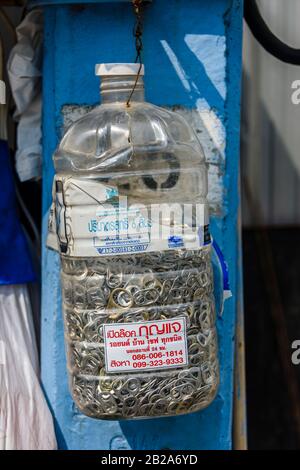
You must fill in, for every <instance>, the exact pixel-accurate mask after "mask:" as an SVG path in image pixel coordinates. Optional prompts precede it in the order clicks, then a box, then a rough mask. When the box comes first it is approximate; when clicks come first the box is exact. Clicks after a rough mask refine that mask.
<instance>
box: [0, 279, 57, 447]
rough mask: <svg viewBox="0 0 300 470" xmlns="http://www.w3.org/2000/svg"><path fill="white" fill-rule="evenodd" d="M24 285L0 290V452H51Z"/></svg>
mask: <svg viewBox="0 0 300 470" xmlns="http://www.w3.org/2000/svg"><path fill="white" fill-rule="evenodd" d="M38 374H39V366H38V354H37V349H36V342H35V335H34V328H33V322H32V315H31V306H30V301H29V295H28V291H27V286H26V285H2V286H0V450H55V449H56V448H57V444H56V438H55V433H54V426H53V420H52V416H51V413H50V411H49V408H48V405H47V403H46V400H45V397H44V394H43V391H42V389H41V385H40V383H39V379H38Z"/></svg>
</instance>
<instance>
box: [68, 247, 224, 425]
mask: <svg viewBox="0 0 300 470" xmlns="http://www.w3.org/2000/svg"><path fill="white" fill-rule="evenodd" d="M63 278H64V302H65V322H66V329H67V340H68V350H69V354H70V358H71V361H70V363H71V366H70V373H71V376H72V384H71V388H72V391H73V395H74V397H75V398H76V402H77V403H78V404H79V406H80V409H81V410H82V411H84V412H85V414H87V415H91V416H95V415H96V416H97V415H98V416H101V417H107V418H116V419H117V418H131V417H154V416H163V415H174V414H182V413H186V412H192V411H196V410H198V409H201V408H204V407H206V406H207V405H208V404H209V403H210V402H211V401H212V399H213V398H214V395H215V393H216V388H217V384H218V356H217V338H216V329H215V309H214V301H213V298H212V295H213V278H212V268H211V261H210V253H209V249H202V250H199V251H184V250H178V251H170V252H164V253H159V252H154V253H147V254H145V255H132V256H121V257H119V259H116V258H110V259H103V258H102V259H100V260H93V261H91V263H89V262H86V261H80V260H74V259H73V260H68V259H67V258H66V259H64V260H63ZM99 286H101V290H99ZM176 317H180V318H184V319H185V323H186V343H187V344H186V353H187V355H188V364H187V365H185V366H184V367H180V366H181V362H183V356H182V355H177V354H176V352H177V350H174V351H173V354H172V350H171V351H170V354H169V355H168V357H167V358H162V354H163V353H162V352H161V351H155V352H153V353H152V354H151V352H150V353H149V352H148V351H146V353H143V351H144V350H147V348H146V347H141V348H138V351H141V352H140V353H139V352H138V353H136V354H135V355H134V356H136V357H137V364H138V369H136V371H135V370H134V371H130V372H129V373H113V374H112V375H110V374H107V372H106V369H105V351H104V333H103V327H104V325H109V324H116V323H117V324H119V325H120V326H122V324H124V323H126V324H129V323H131V322H133V323H139V322H145V321H146V322H149V321H150V322H151V321H153V322H157V321H158V320H168V319H170V320H174V319H176ZM118 332H119V335H116V336H117V338H116V339H115V341H117V342H118V341H119V342H124V343H126V340H127V336H126V333H123V335H122V329H121V330H118ZM179 351H180V350H179ZM145 356H148V357H147V358H145ZM149 356H150V357H149ZM148 362H151V363H152V364H153V365H154V366H157V367H159V365H160V364H162V365H163V364H164V363H166V365H167V366H168V365H170V366H172V367H170V368H166V369H163V368H162V369H160V370H159V369H155V370H149V369H148V368H147V365H148V364H147V363H148ZM145 363H146V365H145ZM176 365H177V366H178V368H177V367H176ZM173 366H174V368H173Z"/></svg>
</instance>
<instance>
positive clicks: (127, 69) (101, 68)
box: [95, 64, 145, 77]
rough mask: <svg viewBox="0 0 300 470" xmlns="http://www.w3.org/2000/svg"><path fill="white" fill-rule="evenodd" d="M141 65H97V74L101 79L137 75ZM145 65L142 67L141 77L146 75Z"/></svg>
mask: <svg viewBox="0 0 300 470" xmlns="http://www.w3.org/2000/svg"><path fill="white" fill-rule="evenodd" d="M139 68H140V64H96V66H95V74H96V75H98V76H99V77H109V76H112V75H127V76H128V75H137V74H138V71H139ZM144 74H145V71H144V65H142V68H141V71H140V75H144Z"/></svg>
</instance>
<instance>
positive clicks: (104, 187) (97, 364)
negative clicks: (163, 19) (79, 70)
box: [53, 64, 219, 419]
mask: <svg viewBox="0 0 300 470" xmlns="http://www.w3.org/2000/svg"><path fill="white" fill-rule="evenodd" d="M116 65H118V64H113V66H112V68H111V69H109V64H108V65H104V66H103V65H101V66H100V69H101V71H102V80H103V85H102V87H103V89H102V92H103V93H102V99H103V100H104V104H102V105H101V106H99V107H97V108H96V109H95V110H93V111H92V112H90V113H88V114H87V115H86V116H84V117H83V118H81V119H80V120H79V121H77V122H75V123H74V124H73V125H72V126H71V128H69V130H68V131H67V133H66V134H65V136H64V138H63V140H62V142H61V144H60V146H59V148H58V150H57V151H56V154H55V155H54V162H55V168H56V180H55V182H54V188H55V191H54V194H53V199H54V210H53V212H54V214H55V217H54V219H55V224H56V227H55V231H56V233H57V238H58V246H59V251H60V254H61V273H62V292H63V311H64V324H65V341H66V347H67V359H68V371H69V379H70V389H71V393H72V396H73V399H74V401H75V402H76V404H77V406H78V407H79V409H80V410H81V411H82V412H83V413H84V414H86V415H88V416H91V417H94V418H100V419H133V418H152V417H159V416H172V415H180V414H184V413H189V412H193V411H198V410H200V409H202V408H205V407H207V406H208V405H209V404H210V403H211V401H212V400H213V399H214V397H215V395H216V392H217V388H218V383H219V363H218V347H217V333H216V326H215V322H216V318H215V301H214V292H213V291H214V289H213V271H212V264H211V244H210V241H209V240H210V238H209V233H208V225H207V224H208V222H207V224H203V226H201V227H197V231H196V233H197V236H196V241H195V243H194V245H189V248H187V246H186V245H185V242H184V239H183V238H180V237H176V236H175V237H174V236H169V237H167V238H166V239H164V240H162V241H161V242H159V243H157V242H156V244H153V243H152V240H151V239H150V238H149V234H148V233H147V230H146V229H145V230H146V231H144V232H143V234H138V235H134V236H133V238H135V240H134V243H135V244H132V243H133V241H132V237H129V238H126V237H125V238H124V237H123V238H122V237H121V236H120V235H119V234H118V235H117V236H115V238H114V237H112V236H108V235H107V233H106V234H103V233H102V232H101V230H103V227H104V226H105V224H104V225H103V220H106V219H105V217H106V216H107V208H106V206H107V202H105V197H106V196H105V195H107V194H108V196H107V197H108V201H109V202H111V200H112V199H113V200H114V204H113V207H114V208H117V211H119V212H120V210H121V209H120V207H119V206H118V204H119V202H118V201H119V199H118V198H119V196H121V195H123V196H128V198H129V202H134V203H135V202H145V203H146V205H147V207H149V205H150V203H153V202H154V203H156V204H157V203H158V204H160V203H164V202H166V203H170V202H175V203H176V202H177V203H178V202H179V203H180V204H183V203H185V202H189V201H193V202H197V200H199V201H202V202H203V201H204V204H207V202H206V195H207V173H206V171H207V170H206V166H205V161H204V156H203V154H202V153H201V152H202V150H201V145H200V143H199V141H198V139H197V136H196V135H195V133H194V132H193V131H192V130H191V129H190V126H189V125H188V124H187V123H186V121H185V120H184V119H183V118H182V117H179V116H178V115H177V114H176V113H174V112H172V111H170V110H165V109H162V108H159V107H156V106H153V105H151V104H149V103H145V102H144V101H143V99H142V98H141V96H142V84H141V78H140V79H139V81H138V82H137V88H136V91H135V93H134V94H133V96H132V105H131V106H130V109H127V108H126V105H125V104H123V103H121V104H120V103H119V101H120V99H121V98H122V96H121V95H122V93H123V92H124V90H125V92H127V96H128V91H130V89H131V88H132V84H133V82H134V81H135V78H136V67H137V65H136V64H133V65H132V64H125V66H124V67H123V66H119V67H116ZM124 68H125V69H126V72H124V71H123V69H124ZM112 69H114V70H115V73H112V71H111V70H112ZM131 69H132V70H134V73H131V72H130V70H131ZM107 70H108V71H107ZM116 70H117V71H116ZM105 74H106V75H105ZM99 75H101V74H100V73H99ZM131 75H132V76H131ZM116 87H118V89H117V90H116ZM126 87H127V88H128V90H127V88H126ZM114 93H115V94H117V99H116V100H115V101H114V99H113V97H114ZM120 97H121V98H120ZM93 129H96V130H95V132H94V133H93ZM85 133H86V135H87V137H86V139H85V137H84V136H85ZM79 135H80V138H79V137H78V136H79ZM93 135H94V136H95V144H93V140H92V138H91V136H93ZM101 139H102V140H101ZM133 140H134V144H135V145H134V146H133V145H132V141H133ZM99 142H100V143H99ZM116 142H117V144H116ZM92 145H95V149H94V148H93V147H92ZM99 148H100V151H99V153H98V154H97V158H96V157H94V155H96V152H97V149H99ZM87 149H91V150H89V152H90V153H88V150H87ZM116 149H117V150H116ZM118 149H120V153H119V154H118V151H119V150H118ZM101 152H102V153H101ZM99 155H100V157H101V158H102V160H101V158H100V157H99ZM103 155H104V157H102V156H103ZM94 160H95V164H94ZM99 162H100V163H99ZM92 167H93V170H90V169H91V168H92ZM95 168H97V171H96V170H95ZM107 175H110V176H109V177H107ZM95 188H96V189H95ZM79 190H80V191H79ZM100 193H101V194H102V196H101V197H102V199H100V202H101V204H100V205H99V197H100V196H99V194H100ZM91 195H93V197H92V196H91ZM95 195H97V197H96V196H95ZM89 196H91V198H90V199H89ZM103 198H104V199H103ZM197 198H198V199H197ZM95 201H96V202H95ZM99 208H100V209H99ZM126 214H127V215H128V214H129V212H126ZM136 214H138V212H137V213H136ZM123 215H124V214H123ZM136 216H137V215H136ZM138 216H139V217H140V215H138ZM126 217H127V216H126ZM128 218H129V216H128ZM109 220H111V219H109ZM140 220H142V219H140ZM143 221H144V222H145V220H144V219H143ZM168 223H169V222H168ZM146 226H147V224H146ZM146 228H147V227H146ZM199 234H200V235H201V236H200V235H199ZM104 235H105V236H104ZM147 237H148V238H147ZM199 238H201V240H202V242H199ZM141 240H142V241H141ZM145 240H146V241H145ZM147 240H148V241H147ZM204 240H206V243H205V242H204ZM97 244H98V245H97ZM191 246H192V247H191ZM107 247H109V248H107Z"/></svg>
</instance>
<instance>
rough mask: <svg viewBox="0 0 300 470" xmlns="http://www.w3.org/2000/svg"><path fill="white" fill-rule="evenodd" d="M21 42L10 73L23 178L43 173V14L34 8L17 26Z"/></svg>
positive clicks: (9, 65)
mask: <svg viewBox="0 0 300 470" xmlns="http://www.w3.org/2000/svg"><path fill="white" fill-rule="evenodd" d="M16 33H17V39H18V41H17V44H16V45H15V46H14V47H13V48H12V50H11V52H10V56H9V59H8V63H7V72H8V77H9V81H10V86H11V91H12V95H13V98H14V101H15V104H16V112H15V114H14V118H15V120H16V121H18V123H19V124H18V129H17V151H16V170H17V173H18V175H19V178H20V180H21V181H27V180H30V179H33V178H35V179H38V178H40V176H41V158H42V144H41V141H42V132H41V108H42V105H41V103H42V98H41V76H42V70H41V68H42V40H43V16H42V12H41V10H37V9H35V10H32V11H31V12H29V13H28V14H27V15H26V17H25V18H24V20H23V21H22V22H21V23H20V24H19V26H18V27H17V29H16Z"/></svg>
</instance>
